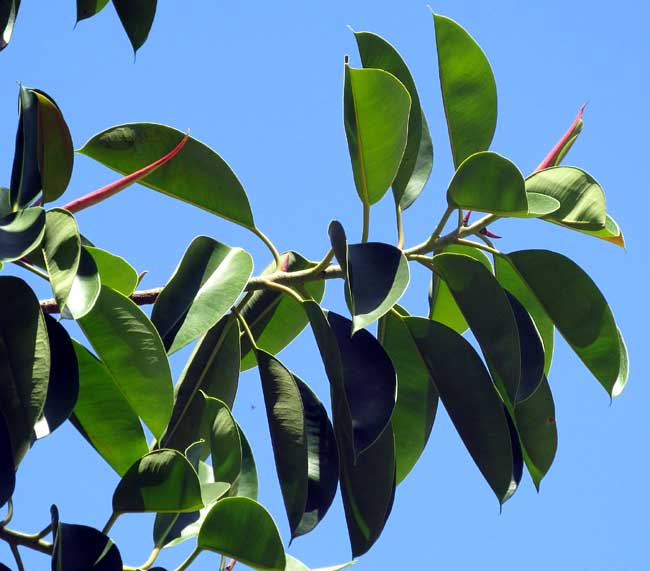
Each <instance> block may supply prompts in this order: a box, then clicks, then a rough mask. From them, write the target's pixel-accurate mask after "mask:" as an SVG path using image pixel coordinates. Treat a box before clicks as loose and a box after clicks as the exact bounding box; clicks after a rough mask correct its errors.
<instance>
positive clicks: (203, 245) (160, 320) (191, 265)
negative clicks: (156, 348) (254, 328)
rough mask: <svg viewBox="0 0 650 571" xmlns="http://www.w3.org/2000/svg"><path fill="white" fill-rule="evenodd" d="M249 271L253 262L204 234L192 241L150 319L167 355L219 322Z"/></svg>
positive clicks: (238, 249)
mask: <svg viewBox="0 0 650 571" xmlns="http://www.w3.org/2000/svg"><path fill="white" fill-rule="evenodd" d="M252 273H253V259H252V258H251V256H250V254H248V253H247V252H245V251H244V250H242V249H241V248H231V247H230V246H226V245H225V244H221V243H220V242H217V241H216V240H213V239H212V238H208V237H207V236H199V237H198V238H195V239H194V240H193V241H192V243H191V244H190V246H189V247H188V249H187V251H186V252H185V255H184V256H183V259H182V260H181V263H180V264H179V265H178V267H177V268H176V270H175V272H174V275H173V276H172V278H171V280H169V282H168V283H167V285H166V286H165V287H164V288H163V290H162V291H161V292H160V295H159V296H158V298H157V299H156V303H155V304H154V306H153V310H152V312H151V321H153V323H154V325H155V326H156V329H158V331H159V332H160V336H161V337H162V340H163V343H164V345H165V348H166V349H167V352H168V353H170V354H171V353H173V352H175V351H178V349H180V348H182V347H184V346H185V345H187V344H188V343H191V342H192V341H194V339H196V338H197V337H200V336H201V335H203V334H204V333H205V332H206V331H207V330H208V329H210V328H211V327H212V326H213V325H215V324H216V323H217V321H219V320H220V319H221V318H222V317H223V316H224V315H225V314H226V312H227V311H228V310H229V309H230V308H231V307H232V306H233V304H234V303H235V302H236V301H237V298H238V297H239V296H240V294H241V293H242V291H244V288H245V287H246V283H247V282H248V278H250V276H251V274H252Z"/></svg>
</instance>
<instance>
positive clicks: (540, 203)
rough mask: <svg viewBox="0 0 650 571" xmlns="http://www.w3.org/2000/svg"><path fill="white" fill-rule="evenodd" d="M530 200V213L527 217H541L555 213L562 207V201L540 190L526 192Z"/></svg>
mask: <svg viewBox="0 0 650 571" xmlns="http://www.w3.org/2000/svg"><path fill="white" fill-rule="evenodd" d="M526 199H527V200H528V214H526V216H525V217H526V218H541V217H543V216H548V215H549V214H552V213H554V212H555V211H557V210H558V209H559V208H560V201H559V200H557V199H555V198H553V197H552V196H548V195H546V194H540V193H538V192H526Z"/></svg>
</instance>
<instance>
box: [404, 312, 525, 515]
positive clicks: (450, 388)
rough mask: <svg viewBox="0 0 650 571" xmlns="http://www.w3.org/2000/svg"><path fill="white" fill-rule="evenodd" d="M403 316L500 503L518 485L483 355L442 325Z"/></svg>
mask: <svg viewBox="0 0 650 571" xmlns="http://www.w3.org/2000/svg"><path fill="white" fill-rule="evenodd" d="M404 321H405V322H406V325H407V326H408V328H409V330H410V332H411V335H412V336H413V339H414V340H415V343H416V344H417V346H418V350H419V351H420V355H421V356H422V359H423V360H424V362H425V363H426V365H427V367H428V368H429V371H430V373H431V376H432V378H433V381H434V383H435V385H436V388H437V389H438V393H439V394H440V399H441V400H442V403H443V405H444V406H445V409H446V410H447V412H448V414H449V416H450V418H451V420H452V422H453V423H454V426H455V427H456V430H457V431H458V433H459V435H460V437H461V438H462V440H463V442H464V443H465V446H466V447H467V450H468V451H469V453H470V455H471V456H472V458H473V459H474V462H475V463H476V465H477V466H478V468H479V470H480V471H481V473H482V474H483V476H484V477H485V479H486V480H487V482H488V484H489V485H490V487H491V488H492V490H493V491H494V493H495V494H496V496H497V498H498V500H499V502H500V503H503V502H505V501H506V500H507V499H508V498H509V497H510V496H511V495H512V494H513V493H514V490H515V486H516V484H515V480H514V477H513V450H512V444H511V439H510V430H509V428H508V421H507V419H506V414H507V413H506V412H505V410H504V406H503V403H502V401H501V399H500V398H499V395H498V393H497V392H496V390H495V388H494V385H493V383H492V379H491V378H490V375H489V374H488V372H487V370H486V369H485V366H484V365H483V363H482V361H481V358H480V357H479V356H478V354H477V353H476V351H475V350H474V349H473V348H472V346H471V345H470V344H469V343H468V342H467V341H466V340H465V339H463V337H461V336H460V335H458V333H456V332H455V331H453V330H452V329H449V328H448V327H446V326H445V325H442V324H440V323H437V322H435V321H431V320H428V319H423V318H420V317H407V318H405V320H404Z"/></svg>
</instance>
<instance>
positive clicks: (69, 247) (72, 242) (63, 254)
mask: <svg viewBox="0 0 650 571" xmlns="http://www.w3.org/2000/svg"><path fill="white" fill-rule="evenodd" d="M42 248H43V259H44V260H45V267H46V268H47V273H48V274H49V276H50V283H51V285H52V291H53V292H54V297H55V298H56V302H57V304H58V306H59V309H61V310H62V309H63V308H64V307H65V306H66V302H67V300H68V296H69V295H70V292H71V290H72V286H73V283H74V280H75V277H76V276H77V270H78V269H79V258H80V257H81V237H80V236H79V228H78V227H77V222H76V220H75V218H74V216H72V214H70V213H69V212H68V211H67V210H63V209H61V208H53V209H52V210H50V211H48V212H47V213H46V214H45V235H44V237H43V244H42ZM82 313H84V312H83V311H82Z"/></svg>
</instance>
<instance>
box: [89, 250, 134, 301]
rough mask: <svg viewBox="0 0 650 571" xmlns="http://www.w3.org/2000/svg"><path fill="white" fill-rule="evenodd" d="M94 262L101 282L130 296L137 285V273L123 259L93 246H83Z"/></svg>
mask: <svg viewBox="0 0 650 571" xmlns="http://www.w3.org/2000/svg"><path fill="white" fill-rule="evenodd" d="M84 250H86V251H87V252H88V253H89V254H90V255H91V256H92V257H93V260H95V264H96V265H97V271H98V272H99V276H100V278H101V282H102V283H103V284H104V285H106V286H108V287H110V288H112V289H114V290H116V291H119V292H120V293H121V294H123V295H126V296H129V295H131V294H132V293H133V292H134V290H135V288H136V286H137V285H138V272H136V271H135V269H134V268H133V266H131V264H129V263H128V262H127V261H126V260H125V259H124V258H120V257H119V256H116V255H115V254H111V253H110V252H107V251H106V250H102V249H100V248H95V247H93V246H84Z"/></svg>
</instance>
